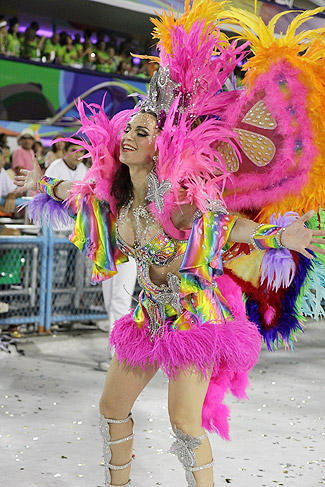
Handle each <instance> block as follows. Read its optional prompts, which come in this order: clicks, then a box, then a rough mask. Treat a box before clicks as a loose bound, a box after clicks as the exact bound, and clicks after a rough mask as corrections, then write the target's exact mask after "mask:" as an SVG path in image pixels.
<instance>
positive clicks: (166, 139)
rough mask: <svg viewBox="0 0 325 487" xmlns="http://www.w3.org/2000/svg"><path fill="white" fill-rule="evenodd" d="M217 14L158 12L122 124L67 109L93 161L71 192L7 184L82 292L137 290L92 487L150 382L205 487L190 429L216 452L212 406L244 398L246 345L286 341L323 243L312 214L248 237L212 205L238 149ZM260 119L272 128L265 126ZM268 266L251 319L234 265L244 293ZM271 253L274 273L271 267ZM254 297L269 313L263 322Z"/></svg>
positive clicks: (128, 436)
mask: <svg viewBox="0 0 325 487" xmlns="http://www.w3.org/2000/svg"><path fill="white" fill-rule="evenodd" d="M224 7H225V5H224V2H219V3H218V4H216V3H214V2H213V1H211V0H198V1H194V2H193V6H192V9H190V7H189V3H188V2H186V5H185V13H184V16H182V17H178V18H177V19H176V21H175V20H173V21H171V19H172V18H173V15H172V13H170V14H163V16H162V22H161V25H160V24H159V22H158V21H155V22H156V24H157V26H156V30H155V31H154V32H155V35H156V34H157V32H158V31H157V29H158V30H159V29H161V32H162V33H163V35H162V36H160V37H159V39H160V43H159V48H160V68H159V71H158V72H157V73H156V74H155V75H154V76H153V78H152V80H151V83H150V87H149V93H148V98H147V99H146V100H144V101H142V102H141V103H140V105H139V106H137V107H136V108H135V109H134V110H128V111H124V112H121V113H118V114H117V115H115V116H114V117H113V118H112V120H108V119H107V117H106V116H105V113H104V109H103V107H98V106H95V105H91V106H88V107H87V109H88V111H89V113H90V117H89V118H88V117H87V115H86V112H85V106H84V105H83V104H82V103H80V102H79V103H78V109H79V113H80V118H81V123H82V126H81V128H80V130H79V133H83V134H85V135H86V136H87V138H88V141H85V142H84V143H83V147H84V148H86V149H87V150H88V152H89V154H90V156H91V157H92V158H93V166H92V168H91V169H90V170H89V172H88V173H87V177H86V180H85V181H83V182H82V183H79V184H75V185H73V186H72V184H71V183H70V182H68V181H62V180H58V179H51V178H46V177H43V178H41V174H40V173H39V171H38V168H37V167H36V166H35V169H34V170H33V171H32V172H29V171H25V173H24V175H23V176H19V177H17V179H16V181H17V185H18V186H20V188H21V189H22V190H26V189H35V188H36V186H37V187H38V189H39V190H40V192H41V193H42V194H40V195H38V196H37V197H35V198H34V199H33V202H32V203H31V205H30V207H29V212H30V215H31V217H32V218H33V219H34V220H41V219H42V218H43V217H44V216H46V217H47V215H49V216H50V218H51V221H52V223H53V224H59V223H64V221H65V218H66V217H67V212H68V213H69V215H71V216H72V217H73V218H74V219H75V227H74V231H73V233H72V235H71V237H70V240H71V241H72V242H73V243H74V244H75V245H76V246H77V247H78V248H79V249H80V250H82V251H83V252H84V253H85V255H87V256H88V257H90V258H91V259H92V260H93V261H94V270H93V274H92V282H94V283H96V282H100V281H102V280H103V279H106V278H109V277H111V276H112V275H114V274H115V273H116V265H117V264H120V263H122V262H125V261H126V260H127V259H128V258H129V257H132V258H134V259H135V261H136V264H137V273H138V281H139V284H140V286H141V288H142V292H141V294H140V296H139V303H138V306H137V307H136V309H135V310H134V311H133V312H131V313H130V314H128V315H126V316H124V317H123V318H121V319H119V320H118V321H117V322H116V323H115V326H114V330H113V332H112V334H111V337H110V342H111V345H112V346H114V347H115V355H114V357H113V359H112V362H111V365H110V368H109V370H108V373H107V378H106V382H105V386H104V391H103V394H102V397H101V400H100V413H101V414H100V430H101V434H102V436H103V440H104V460H105V475H106V477H105V485H107V486H111V487H112V486H128V485H130V468H131V461H132V448H133V419H132V415H131V410H132V406H133V404H134V402H135V400H136V399H137V397H138V395H139V394H140V393H141V391H142V390H143V388H144V387H145V386H146V385H147V384H148V382H149V381H150V380H151V379H152V377H153V376H154V375H155V373H156V372H157V370H158V369H159V368H161V369H162V370H163V372H164V373H165V374H166V375H167V376H168V378H169V389H168V395H169V398H168V407H169V416H170V421H171V425H172V428H173V432H174V435H175V441H174V443H173V445H172V447H171V451H172V452H173V453H175V454H176V455H177V457H178V459H179V460H180V462H181V464H182V465H183V467H184V469H185V474H186V479H187V483H188V486H189V487H211V486H213V485H214V484H213V468H212V467H213V458H212V452H211V448H210V444H209V440H208V437H207V433H206V431H205V430H206V429H207V430H209V431H216V432H218V433H219V434H220V435H221V436H222V437H224V438H228V422H227V419H228V415H229V411H228V409H227V407H226V406H225V405H224V404H222V400H223V397H224V395H225V393H227V392H229V391H230V392H231V393H232V394H234V395H236V396H237V397H240V398H244V397H245V389H246V387H247V385H248V372H249V370H250V369H251V368H252V367H253V366H254V365H255V364H256V362H257V361H258V357H259V351H260V346H261V335H262V336H263V337H264V339H265V341H266V343H267V344H268V345H269V346H271V345H272V340H273V342H277V341H278V340H279V339H281V338H282V339H283V341H285V342H287V343H290V340H291V338H292V334H293V333H295V332H296V331H297V330H298V329H300V328H301V317H300V309H298V308H297V307H296V306H297V303H298V304H301V302H302V299H303V295H304V294H305V293H306V290H307V287H308V285H309V284H310V283H312V285H313V286H314V282H315V275H316V276H318V275H319V272H320V270H319V266H318V261H317V259H316V258H315V253H317V252H318V253H320V254H325V250H324V249H321V248H319V246H317V244H319V243H324V237H325V231H322V230H313V229H309V228H306V226H305V224H306V222H308V220H309V219H310V217H312V216H313V213H314V212H313V210H311V211H309V212H307V213H306V214H304V216H302V217H299V215H293V214H289V215H286V217H285V218H284V220H283V222H281V223H280V224H277V223H276V222H271V223H256V222H254V221H252V220H249V219H248V218H245V217H243V216H238V215H234V214H233V213H230V212H229V211H228V209H227V208H226V207H225V204H224V200H223V197H222V195H223V190H224V187H225V185H226V184H228V190H227V193H226V194H225V197H232V196H233V195H232V194H231V189H229V187H230V188H231V186H229V183H227V177H228V176H229V172H230V171H229V167H228V170H227V168H226V166H227V165H228V166H230V165H231V164H230V163H232V160H231V159H232V158H235V162H237V159H236V157H238V159H239V162H240V160H241V159H242V158H243V155H242V153H243V151H244V149H243V147H244V148H245V150H246V149H247V143H246V142H245V141H242V139H241V136H242V135H243V133H242V132H239V133H238V131H237V132H236V130H237V129H235V127H234V125H233V124H232V123H231V120H230V119H229V116H228V115H227V114H228V108H229V106H231V104H233V106H234V107H236V106H237V104H238V103H239V101H238V96H239V95H238V93H237V92H236V91H235V90H234V91H231V92H224V91H223V86H224V85H225V82H226V81H227V80H228V79H229V77H230V75H231V73H232V72H233V69H234V68H235V66H236V65H237V63H238V61H240V60H241V59H242V58H243V56H244V55H245V48H246V47H247V44H243V45H242V46H240V47H238V45H237V43H236V42H231V43H230V42H228V41H227V40H226V39H225V37H223V36H221V34H220V32H219V30H218V29H217V28H216V26H215V24H214V20H215V19H216V18H221V17H222V9H224ZM158 24H159V25H158ZM170 24H172V25H170ZM161 26H162V27H161ZM162 37H164V39H162ZM216 53H217V55H215V54H216ZM261 97H262V94H261ZM261 99H262V98H261ZM248 101H250V100H248ZM258 101H261V100H258ZM240 103H242V104H243V105H244V102H243V101H242V100H241V101H240ZM256 103H257V102H255V104H256ZM254 106H255V105H254ZM263 106H264V105H263ZM263 109H264V108H263ZM267 113H268V112H267ZM264 114H265V111H264V113H263V114H262V115H264ZM216 115H217V116H216ZM271 115H272V114H271ZM265 118H266V119H267V120H266V121H265V122H266V123H269V125H270V123H271V124H272V123H273V120H274V118H273V117H272V120H270V117H269V116H268V115H267V116H266V117H265V116H263V120H264V119H265ZM259 120H260V118H258V119H257V122H256V123H257V124H258V121H259ZM306 120H307V121H308V120H309V119H308V117H307V119H306ZM249 121H250V120H248V122H249ZM254 123H255V122H254ZM280 128H281V127H280ZM273 129H275V127H273ZM281 130H282V129H281ZM281 134H282V135H283V134H284V133H283V132H282V133H281ZM254 136H256V138H257V137H258V136H259V134H258V135H257V134H254ZM249 137H251V138H253V139H254V137H252V136H251V135H249ZM262 140H265V139H262ZM281 140H282V139H281ZM239 143H241V145H239ZM272 143H273V142H272ZM261 145H262V144H260V146H261ZM314 145H315V142H314ZM260 146H259V149H260ZM262 147H263V145H262ZM270 147H272V148H273V147H274V151H273V158H274V157H275V155H276V147H277V146H276V143H273V145H272V146H270V145H267V144H265V148H264V149H262V154H261V156H262V159H261V160H262V161H263V158H269V159H268V163H270V164H271V162H272V158H271V159H270V157H269V155H268V154H269V152H270ZM253 149H254V151H253V152H254V156H256V157H255V158H254V160H255V162H258V159H257V157H260V155H259V154H258V153H257V152H256V154H255V148H253ZM258 152H260V150H259V151H258ZM292 153H293V154H294V147H293V149H292ZM234 154H235V155H234ZM228 155H229V157H230V159H229V158H228ZM314 155H315V154H314V153H312V152H311V153H310V157H311V158H313V157H314ZM290 157H291V153H290V152H289V150H288V151H287V158H288V159H289V158H290ZM292 157H293V156H292ZM288 159H287V163H288ZM229 161H230V162H229ZM263 162H265V161H263ZM239 197H240V195H239ZM233 200H235V197H233ZM62 201H65V202H66V203H65V206H64V205H62ZM235 201H236V200H235ZM280 221H281V220H280ZM236 242H237V243H240V244H242V245H243V246H244V250H245V252H244V254H245V255H242V254H243V252H242V247H240V248H239V250H238V248H237V247H235V248H234V246H233V245H232V243H236ZM245 246H246V247H245ZM233 248H234V250H231V249H233ZM247 248H248V251H247ZM225 255H227V256H228V260H227V266H228V271H227V273H223V263H222V260H223V257H224V256H225ZM270 255H271V257H272V259H273V263H271V264H272V265H271V264H270V269H272V271H274V276H273V280H272V275H271V272H269V274H268V275H267V283H268V284H267V285H266V287H265V288H264V297H263V302H262V305H261V306H262V308H261V309H259V308H258V307H256V306H255V307H254V306H252V305H251V300H252V299H253V298H252V296H253V294H254V293H253V291H252V296H250V299H248V300H247V301H246V300H245V297H244V296H243V294H242V287H241V281H240V277H239V270H238V268H237V267H235V266H234V262H236V261H238V260H241V261H242V259H243V258H246V261H247V259H248V261H250V262H253V263H255V265H253V266H252V269H251V268H250V274H251V278H252V279H253V278H254V279H255V280H254V283H255V285H256V282H258V281H259V280H260V279H261V275H262V271H263V262H262V261H264V259H265V260H266V261H267V260H268V261H270V260H271V258H270V257H269V256H270ZM277 255H279V256H280V257H281V258H280V259H279V261H281V262H280V263H279V274H278V273H277V267H276V266H275V267H274V265H273V264H274V261H276V260H277ZM284 256H285V257H284ZM285 259H287V260H286V262H287V263H288V267H289V270H287V269H286V267H285V265H284V263H285ZM231 265H232V266H233V270H231V269H230V266H231ZM297 276H298V277H297ZM237 279H238V282H237ZM269 281H270V282H271V284H270V285H269ZM273 281H275V282H276V290H274V289H273V288H272V286H273ZM247 286H248V285H247ZM318 292H319V289H318V288H317V289H316V296H317V297H318V296H319V294H318ZM269 295H270V296H271V298H272V299H273V301H272V304H271V305H270V307H269V308H268V296H269ZM276 296H280V298H279V299H278V301H277V302H276V300H275V297H276ZM253 297H254V296H253ZM289 297H290V299H289ZM247 302H248V305H247ZM245 304H246V307H245ZM276 305H277V306H278V308H279V310H278V309H277V308H276ZM254 312H255V315H256V319H255V316H254ZM261 316H262V317H263V318H264V320H265V321H266V322H267V324H268V327H267V326H266V327H265V326H263V324H264V322H263V320H261V319H260V318H261ZM275 316H276V317H277V321H276V323H274V317H275ZM270 344H271V345H270Z"/></svg>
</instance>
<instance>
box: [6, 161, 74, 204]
mask: <svg viewBox="0 0 325 487" xmlns="http://www.w3.org/2000/svg"><path fill="white" fill-rule="evenodd" d="M33 164H34V169H33V170H32V171H28V170H27V169H22V170H21V173H20V175H19V176H16V177H15V181H14V183H15V184H16V186H17V189H16V193H23V192H25V191H36V190H37V189H38V188H37V182H38V181H39V180H40V179H41V178H42V171H41V168H40V166H39V164H38V162H37V159H36V157H34V158H33ZM71 186H72V182H71V181H61V182H60V183H59V184H58V185H57V186H56V187H55V190H54V193H55V196H56V198H58V199H60V200H65V199H66V198H67V197H68V196H69V191H70V188H71Z"/></svg>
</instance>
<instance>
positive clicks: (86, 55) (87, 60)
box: [82, 39, 96, 69]
mask: <svg viewBox="0 0 325 487" xmlns="http://www.w3.org/2000/svg"><path fill="white" fill-rule="evenodd" d="M83 47H84V50H83V55H82V57H83V66H84V68H87V69H94V68H93V64H94V62H95V59H96V54H95V49H94V46H93V45H92V43H91V40H90V39H86V40H85V42H84V46H83Z"/></svg>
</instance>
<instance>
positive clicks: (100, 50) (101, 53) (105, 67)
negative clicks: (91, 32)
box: [96, 41, 116, 73]
mask: <svg viewBox="0 0 325 487" xmlns="http://www.w3.org/2000/svg"><path fill="white" fill-rule="evenodd" d="M96 70H97V71H102V72H104V73H115V71H116V65H115V63H114V61H113V59H112V58H111V57H110V55H109V54H108V52H107V51H106V42H105V41H100V42H99V43H98V47H97V50H96Z"/></svg>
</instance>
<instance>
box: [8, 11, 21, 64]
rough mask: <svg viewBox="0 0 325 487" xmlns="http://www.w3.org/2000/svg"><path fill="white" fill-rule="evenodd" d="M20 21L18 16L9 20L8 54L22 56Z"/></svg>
mask: <svg viewBox="0 0 325 487" xmlns="http://www.w3.org/2000/svg"><path fill="white" fill-rule="evenodd" d="M18 28H19V22H18V19H17V17H13V18H12V19H10V22H9V30H8V36H7V54H8V55H9V56H14V57H19V56H20V39H19V37H18Z"/></svg>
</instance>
